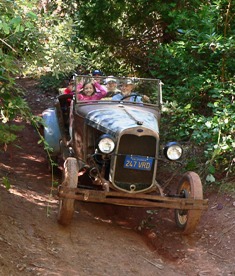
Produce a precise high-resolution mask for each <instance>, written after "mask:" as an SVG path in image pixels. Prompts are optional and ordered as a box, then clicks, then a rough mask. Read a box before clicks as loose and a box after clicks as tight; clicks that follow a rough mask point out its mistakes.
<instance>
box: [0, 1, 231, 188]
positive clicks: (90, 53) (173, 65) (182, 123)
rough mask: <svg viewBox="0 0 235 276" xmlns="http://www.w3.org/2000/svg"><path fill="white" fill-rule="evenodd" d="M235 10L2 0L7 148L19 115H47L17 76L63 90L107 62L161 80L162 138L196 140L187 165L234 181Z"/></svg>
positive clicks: (197, 4) (108, 68) (207, 5)
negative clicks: (74, 77)
mask: <svg viewBox="0 0 235 276" xmlns="http://www.w3.org/2000/svg"><path fill="white" fill-rule="evenodd" d="M176 2H177V3H176ZM234 14H235V5H234V3H232V0H216V1H198V0H193V1H160V0H152V1H148V0H137V1H134V2H133V1H131V0H119V1H110V0H103V1H96V0H86V1H84V0H79V1H73V0H71V1H70V0H66V1H59V0H51V1H36V0H32V1H21V0H17V1H11V0H2V1H1V3H0V46H1V47H0V106H1V114H0V120H1V122H0V133H1V134H0V143H1V145H2V147H1V150H7V145H8V143H12V142H13V141H14V139H15V137H16V134H15V131H16V128H15V127H14V126H13V123H12V122H13V119H14V118H15V117H16V116H18V115H19V116H22V117H23V118H24V119H26V120H31V121H32V123H33V124H35V125H37V123H38V120H39V118H35V117H33V116H32V114H31V112H30V110H29V108H28V106H27V103H26V101H25V100H24V96H23V91H21V90H20V88H19V87H17V85H16V78H19V77H26V76H27V77H29V76H30V77H33V78H38V79H40V87H41V90H42V93H43V92H45V91H54V90H56V89H57V88H58V87H60V86H61V85H62V83H63V81H64V80H66V79H67V78H68V77H69V76H70V75H71V74H72V73H73V72H76V73H81V74H82V73H87V72H90V71H91V70H92V69H94V68H98V69H101V70H102V71H103V72H104V73H105V74H106V75H116V76H119V75H120V76H122V75H127V74H128V75H134V76H138V77H151V78H159V79H161V80H162V81H163V83H164V87H163V100H164V109H163V122H162V130H161V131H162V133H163V137H162V139H168V140H179V141H182V143H184V144H186V145H187V146H188V147H190V149H192V150H191V151H189V152H190V154H189V156H188V159H187V163H186V164H185V167H186V168H187V169H188V170H195V171H197V172H198V173H199V174H200V175H201V177H203V179H205V180H206V182H207V183H213V185H217V184H221V183H222V182H223V181H227V183H230V182H231V178H232V177H233V175H234V172H235V164H234V163H235V150H234V149H235V124H234V121H235V103H234V101H235V98H234V97H235V67H234V62H235V20H234V19H235V18H234ZM227 187H228V186H227ZM229 187H231V189H232V187H233V185H229Z"/></svg>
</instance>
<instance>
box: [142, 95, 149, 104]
mask: <svg viewBox="0 0 235 276" xmlns="http://www.w3.org/2000/svg"><path fill="white" fill-rule="evenodd" d="M142 100H143V102H146V103H149V102H150V98H149V97H148V96H146V95H143V96H142Z"/></svg>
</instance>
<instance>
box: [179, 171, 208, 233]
mask: <svg viewBox="0 0 235 276" xmlns="http://www.w3.org/2000/svg"><path fill="white" fill-rule="evenodd" d="M177 193H178V194H181V195H182V196H183V197H185V198H193V199H203V191H202V183H201V179H200V177H199V175H198V174H196V173H194V172H187V173H185V174H184V175H183V177H182V178H181V180H180V181H179V186H178V192H177ZM201 214H202V210H175V220H176V224H177V226H178V227H179V228H180V229H182V230H183V233H184V234H191V233H193V232H194V231H195V229H196V227H197V225H198V223H199V220H200V218H201Z"/></svg>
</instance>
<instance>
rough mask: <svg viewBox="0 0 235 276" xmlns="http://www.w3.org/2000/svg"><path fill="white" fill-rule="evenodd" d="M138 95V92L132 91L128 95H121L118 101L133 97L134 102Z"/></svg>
mask: <svg viewBox="0 0 235 276" xmlns="http://www.w3.org/2000/svg"><path fill="white" fill-rule="evenodd" d="M139 96H140V94H138V93H132V94H130V95H127V96H123V97H122V98H121V100H120V101H123V100H125V99H128V98H130V97H134V102H136V99H137V97H139Z"/></svg>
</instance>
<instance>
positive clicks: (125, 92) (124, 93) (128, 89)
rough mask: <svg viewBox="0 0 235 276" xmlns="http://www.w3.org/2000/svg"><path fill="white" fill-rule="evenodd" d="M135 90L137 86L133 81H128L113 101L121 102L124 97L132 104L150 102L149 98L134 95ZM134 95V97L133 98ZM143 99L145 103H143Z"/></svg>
mask: <svg viewBox="0 0 235 276" xmlns="http://www.w3.org/2000/svg"><path fill="white" fill-rule="evenodd" d="M134 88H135V84H134V82H133V81H132V79H127V80H125V82H124V83H123V84H122V86H121V92H120V93H118V94H116V95H114V96H113V97H112V100H113V101H120V100H122V98H123V97H126V99H127V101H130V102H137V103H143V101H149V98H148V97H147V96H145V95H144V96H136V95H134V94H135V92H133V90H134ZM132 94H133V96H132ZM142 98H143V101H142Z"/></svg>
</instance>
